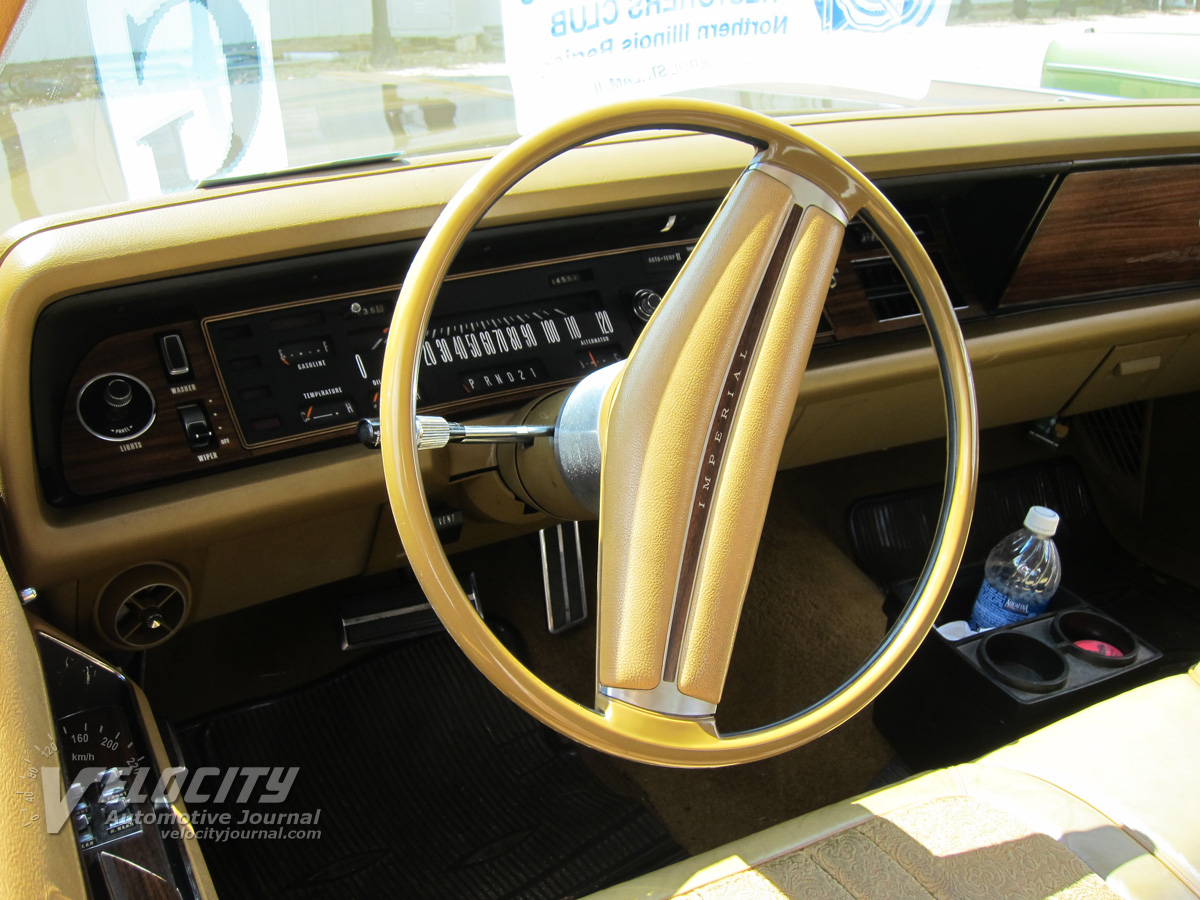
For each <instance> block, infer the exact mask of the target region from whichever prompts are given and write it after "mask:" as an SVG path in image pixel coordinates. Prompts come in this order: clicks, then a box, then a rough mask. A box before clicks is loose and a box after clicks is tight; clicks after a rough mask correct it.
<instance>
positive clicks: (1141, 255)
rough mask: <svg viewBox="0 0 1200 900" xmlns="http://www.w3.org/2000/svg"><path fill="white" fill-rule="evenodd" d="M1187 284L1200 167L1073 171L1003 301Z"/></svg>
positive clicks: (1198, 241)
mask: <svg viewBox="0 0 1200 900" xmlns="http://www.w3.org/2000/svg"><path fill="white" fill-rule="evenodd" d="M1084 257H1086V258H1087V259H1088V260H1089V265H1088V266H1087V267H1086V268H1084V267H1081V266H1080V265H1079V264H1078V263H1079V260H1080V259H1082V258H1084ZM1188 284H1200V165H1176V166H1152V167H1145V168H1114V169H1099V170H1095V171H1083V172H1072V173H1070V174H1069V175H1067V176H1066V178H1065V179H1064V180H1063V183H1062V185H1061V186H1060V187H1059V189H1058V191H1057V193H1056V194H1055V195H1054V198H1053V199H1052V200H1051V202H1050V206H1049V208H1048V209H1047V210H1046V214H1045V216H1044V217H1043V219H1042V221H1041V224H1040V226H1039V227H1038V229H1037V231H1036V232H1035V233H1034V235H1033V238H1032V240H1031V241H1030V243H1029V246H1028V248H1027V249H1026V251H1025V253H1024V255H1023V256H1022V258H1021V262H1020V264H1019V265H1018V266H1017V270H1016V273H1015V275H1014V276H1013V280H1012V281H1011V283H1010V284H1009V286H1008V290H1007V291H1005V293H1004V297H1003V299H1002V300H1001V301H1000V306H1001V307H1002V308H1004V307H1008V308H1012V307H1020V306H1028V305H1030V304H1037V303H1053V302H1057V301H1063V300H1072V299H1078V298H1082V297H1091V296H1103V295H1114V294H1121V293H1127V292H1129V291H1139V292H1143V293H1144V292H1146V291H1147V290H1154V289H1167V288H1171V287H1179V286H1183V285H1188Z"/></svg>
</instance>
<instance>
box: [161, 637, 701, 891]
mask: <svg viewBox="0 0 1200 900" xmlns="http://www.w3.org/2000/svg"><path fill="white" fill-rule="evenodd" d="M179 738H180V743H181V746H182V751H183V753H184V756H185V762H186V764H187V765H188V767H189V768H190V769H191V770H192V771H193V772H194V771H195V770H196V768H198V767H200V766H213V767H218V768H223V767H226V766H241V767H254V766H259V767H280V766H283V767H289V766H297V767H299V772H298V774H297V775H296V778H295V782H294V784H293V786H292V788H291V790H290V791H289V792H288V794H287V797H286V800H285V801H284V802H282V803H278V804H265V803H255V804H247V803H245V802H243V803H241V804H239V803H237V802H235V801H236V800H237V796H236V795H237V794H238V793H239V792H238V791H232V790H231V791H229V792H228V796H227V797H226V798H225V802H224V803H223V804H220V805H216V804H213V803H209V804H207V805H205V804H199V806H200V807H202V808H203V809H204V810H205V812H207V813H209V814H217V813H221V812H226V813H230V814H231V815H232V823H233V825H235V826H236V825H237V824H238V823H239V822H241V821H242V818H243V815H244V814H245V812H246V811H249V812H251V813H267V814H283V815H284V816H285V817H286V816H287V815H288V814H292V813H295V814H299V815H303V814H305V813H313V812H314V811H316V810H318V809H319V810H320V811H321V813H320V816H319V818H318V819H317V821H316V822H315V823H314V824H312V825H311V826H303V825H299V824H295V823H297V822H302V821H303V820H301V819H298V818H293V820H292V822H293V824H291V825H289V826H287V828H285V831H286V830H291V829H292V828H305V827H312V828H318V829H319V830H320V836H319V837H316V838H311V837H310V838H306V839H299V840H297V839H287V840H284V839H267V838H263V837H257V838H252V839H241V840H230V841H223V842H222V841H212V840H210V841H202V842H201V846H202V848H203V851H204V854H205V857H206V859H207V861H208V864H209V867H210V869H211V870H212V873H213V877H214V880H215V881H216V887H217V890H218V893H219V894H220V896H221V897H222V898H223V900H237V898H243V897H244V898H256V900H258V898H289V900H293V898H295V900H326V898H330V900H332V898H351V897H356V898H357V897H376V898H384V897H429V898H441V897H446V898H451V897H453V898H459V897H472V898H531V900H533V898H539V900H540V898H558V897H574V896H579V895H582V894H586V893H589V892H591V891H594V890H597V889H599V888H601V887H603V886H605V885H608V884H613V883H616V882H618V881H621V880H624V879H626V878H629V877H632V876H634V875H637V874H641V873H642V872H645V871H649V870H652V869H655V868H658V867H660V866H663V865H665V864H667V863H669V862H673V861H675V860H677V859H679V858H681V857H682V855H683V854H682V851H681V850H680V848H679V847H678V845H676V844H675V843H674V841H673V840H672V839H671V838H670V836H669V835H668V834H667V832H666V830H665V829H664V827H663V826H662V825H661V824H660V823H659V822H658V821H657V820H656V819H655V818H654V817H653V816H652V815H651V814H650V813H649V812H648V811H646V810H645V809H643V808H642V807H640V806H638V805H637V804H636V803H635V802H633V801H632V800H630V799H628V798H626V797H623V796H621V795H619V794H616V793H614V792H612V791H611V790H610V789H609V788H607V787H606V786H605V785H603V784H602V783H601V782H600V781H598V780H597V779H596V777H595V776H594V775H593V774H592V773H591V772H590V771H589V770H588V769H587V767H586V766H585V765H584V764H583V763H582V762H580V760H579V759H578V757H577V756H576V755H575V753H574V752H573V751H572V750H571V747H570V745H569V744H567V743H566V742H563V741H561V740H559V739H558V738H557V737H555V736H553V735H552V734H551V733H550V732H548V731H547V730H546V729H545V728H544V727H543V726H541V725H540V724H538V723H537V722H536V721H534V720H533V719H531V718H530V717H529V716H527V715H525V714H524V713H523V712H521V711H520V710H519V709H518V708H517V707H516V706H515V705H513V704H512V703H511V702H510V701H509V700H508V699H507V698H505V697H504V696H503V695H502V694H500V692H499V691H497V690H496V689H495V688H494V687H492V686H491V685H490V684H489V683H488V682H487V681H486V680H485V679H484V678H483V677H482V676H481V675H479V673H478V672H476V671H475V669H474V668H473V667H472V666H471V665H470V664H469V663H468V662H467V661H466V658H465V657H464V656H463V654H462V653H461V652H460V651H459V650H458V648H457V647H456V646H455V645H454V644H453V643H452V642H451V641H450V639H449V638H448V637H446V636H444V635H435V636H431V637H428V638H422V639H420V640H417V641H414V642H412V643H409V644H406V645H404V646H402V647H400V648H398V649H396V650H393V651H389V652H385V653H383V654H381V655H378V656H374V657H372V658H370V659H368V660H366V661H364V662H362V663H359V664H356V665H355V666H353V667H351V668H349V669H347V670H344V671H343V672H341V673H339V674H337V675H335V676H333V677H331V678H328V679H326V680H323V681H321V682H318V683H316V684H314V685H310V686H308V687H305V688H302V689H300V690H297V691H293V692H290V693H288V694H284V695H281V696H279V697H276V698H273V699H270V700H268V701H266V702H261V703H255V704H251V705H247V706H244V707H240V708H237V709H234V710H231V711H226V712H223V713H219V714H217V715H214V716H210V717H207V718H205V719H203V720H200V721H196V722H193V723H190V724H188V725H186V726H184V727H182V728H180V729H179ZM243 771H244V769H243ZM211 780H212V781H213V782H216V781H217V779H216V777H215V776H213V777H212V779H211ZM240 783H241V782H239V784H240ZM208 786H210V787H211V785H208ZM214 796H215V795H214ZM197 806H198V804H190V808H191V811H192V812H193V814H194V813H195V812H196V808H197ZM276 821H277V822H278V821H284V822H286V821H288V820H287V819H286V818H285V819H282V820H276ZM245 827H250V826H249V825H244V826H243V828H245ZM257 827H259V828H263V827H270V826H265V825H258V826H257Z"/></svg>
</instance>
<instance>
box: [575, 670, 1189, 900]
mask: <svg viewBox="0 0 1200 900" xmlns="http://www.w3.org/2000/svg"><path fill="white" fill-rule="evenodd" d="M1198 745H1200V671H1198V670H1193V673H1192V675H1191V677H1189V676H1188V675H1178V676H1175V677H1172V678H1167V679H1163V680H1161V681H1158V682H1155V683H1153V684H1150V685H1146V686H1144V687H1141V688H1137V689H1135V690H1133V691H1130V692H1128V693H1126V694H1123V695H1121V696H1119V697H1116V698H1114V699H1112V700H1108V701H1105V702H1104V703H1101V704H1098V705H1097V706H1094V707H1092V708H1090V709H1088V710H1085V711H1084V712H1081V713H1079V714H1077V715H1075V716H1071V717H1069V718H1067V719H1064V720H1063V721H1061V722H1058V723H1056V724H1054V725H1052V726H1050V727H1048V728H1046V729H1043V730H1042V731H1040V732H1037V733H1036V734H1034V735H1031V736H1029V737H1027V738H1025V739H1023V740H1022V741H1019V742H1017V743H1016V744H1013V745H1011V746H1009V747H1006V748H1004V749H1002V750H999V751H997V752H996V753H993V754H991V755H989V756H987V757H985V758H984V759H982V760H980V761H979V762H976V763H971V764H968V765H962V766H956V767H954V768H950V769H943V770H940V771H935V772H929V773H926V774H924V775H920V776H918V777H916V778H913V779H910V780H909V781H906V782H903V783H901V784H898V785H893V786H891V787H887V788H884V789H882V790H880V791H876V792H874V793H870V794H865V795H863V796H861V797H858V798H855V799H852V800H847V801H844V802H842V803H838V804H835V805H833V806H829V807H826V808H824V809H820V810H817V811H815V812H812V813H809V814H808V815H805V816H801V817H800V818H798V819H794V820H792V821H790V822H785V823H783V824H781V825H777V826H775V827H774V828H770V829H768V830H766V831H763V832H760V833H759V834H755V835H751V836H749V837H747V838H743V839H742V840H740V841H736V842H734V843H732V844H729V845H726V846H725V847H722V848H719V849H717V850H713V851H710V852H708V853H705V854H702V855H700V856H697V857H695V858H693V859H691V860H687V861H685V862H682V863H679V864H677V865H674V866H670V867H668V868H665V869H662V870H660V871H658V872H655V873H652V874H650V875H647V876H644V877H642V878H639V879H635V880H633V881H630V882H626V883H625V884H622V885H618V886H616V887H615V888H610V889H608V890H606V891H604V892H602V893H600V894H598V895H595V896H596V898H603V900H615V898H640V900H659V898H667V897H679V898H683V897H686V898H688V900H714V898H726V897H738V898H750V900H757V898H764V900H765V898H805V900H809V898H811V900H826V898H831V900H832V898H838V900H848V898H877V897H878V898H889V900H891V898H909V897H912V898H930V897H932V898H937V900H942V898H946V900H968V898H974V897H989V898H990V897H995V898H1047V897H1055V898H1076V897H1094V898H1106V897H1114V896H1115V897H1125V898H1143V897H1153V898H1190V900H1194V898H1195V897H1197V896H1200V879H1198V878H1197V860H1200V824H1198V822H1197V816H1196V813H1195V809H1196V807H1195V798H1196V797H1198V796H1200V767H1197V766H1196V765H1194V760H1193V759H1191V758H1190V757H1193V756H1194V754H1195V749H1196V747H1197V746H1198Z"/></svg>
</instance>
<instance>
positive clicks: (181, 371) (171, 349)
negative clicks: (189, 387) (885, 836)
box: [158, 332, 192, 378]
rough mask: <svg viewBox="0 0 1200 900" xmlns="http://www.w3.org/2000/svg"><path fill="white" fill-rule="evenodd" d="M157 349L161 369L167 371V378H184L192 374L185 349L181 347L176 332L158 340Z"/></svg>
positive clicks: (181, 343)
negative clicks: (159, 355)
mask: <svg viewBox="0 0 1200 900" xmlns="http://www.w3.org/2000/svg"><path fill="white" fill-rule="evenodd" d="M158 349H159V351H160V352H161V353H162V361H163V368H164V369H166V370H167V377H169V378H186V377H188V376H189V375H191V374H192V366H191V363H190V362H189V361H188V355H187V348H186V347H184V346H183V337H182V336H181V335H179V334H177V333H176V332H171V333H170V334H164V335H163V336H162V337H160V338H159V339H158Z"/></svg>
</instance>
